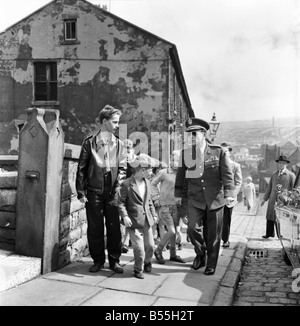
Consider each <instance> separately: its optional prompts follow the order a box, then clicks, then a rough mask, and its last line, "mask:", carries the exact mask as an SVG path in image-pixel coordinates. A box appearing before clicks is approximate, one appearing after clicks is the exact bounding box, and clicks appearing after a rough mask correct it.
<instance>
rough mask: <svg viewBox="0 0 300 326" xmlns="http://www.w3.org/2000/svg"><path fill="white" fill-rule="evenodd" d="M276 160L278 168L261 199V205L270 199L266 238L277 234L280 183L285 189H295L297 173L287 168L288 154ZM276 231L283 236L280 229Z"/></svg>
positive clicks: (279, 235)
mask: <svg viewBox="0 0 300 326" xmlns="http://www.w3.org/2000/svg"><path fill="white" fill-rule="evenodd" d="M276 162H277V165H278V169H277V170H276V171H275V172H273V173H272V175H271V178H270V181H269V184H268V187H267V190H266V192H265V194H264V196H263V199H262V201H261V206H263V205H264V203H265V202H266V201H268V208H267V214H266V219H267V223H266V234H265V235H263V236H262V237H263V238H264V239H268V238H269V237H274V236H275V232H274V226H275V228H277V224H276V223H275V221H276V216H275V203H276V197H277V188H278V185H281V187H282V190H283V191H290V190H292V189H293V187H294V184H295V179H296V177H295V174H294V173H293V172H291V171H289V170H288V169H287V165H288V164H289V163H290V161H289V160H288V159H287V157H286V156H284V155H280V156H279V158H278V159H277V160H276ZM276 232H277V235H278V237H281V234H278V233H279V230H277V229H276Z"/></svg>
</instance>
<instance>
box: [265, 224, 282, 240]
mask: <svg viewBox="0 0 300 326" xmlns="http://www.w3.org/2000/svg"><path fill="white" fill-rule="evenodd" d="M274 226H275V229H276V233H277V236H280V235H281V234H280V230H279V229H278V226H277V223H275V221H272V220H267V226H266V236H267V237H274V236H275V232H274Z"/></svg>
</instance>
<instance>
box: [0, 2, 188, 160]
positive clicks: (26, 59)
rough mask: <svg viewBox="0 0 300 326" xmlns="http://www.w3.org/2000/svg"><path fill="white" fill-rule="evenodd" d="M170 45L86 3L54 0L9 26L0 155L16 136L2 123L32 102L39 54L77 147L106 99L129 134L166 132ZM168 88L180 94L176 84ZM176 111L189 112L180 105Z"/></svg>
mask: <svg viewBox="0 0 300 326" xmlns="http://www.w3.org/2000/svg"><path fill="white" fill-rule="evenodd" d="M68 17H76V18H77V27H78V42H77V43H76V44H72V45H67V44H65V42H64V40H63V28H64V27H63V21H64V19H65V18H68ZM170 47H171V44H170V43H168V42H164V41H163V40H161V39H160V38H158V37H155V36H153V35H151V34H149V33H147V32H146V31H143V30H141V29H139V28H136V27H134V26H132V25H131V24H129V23H127V22H125V21H123V20H121V19H117V18H116V17H115V16H113V15H110V14H109V13H107V12H105V11H103V10H99V9H98V8H97V7H95V6H93V5H91V4H90V3H88V2H86V1H75V0H58V1H55V2H52V3H50V4H49V5H48V6H46V7H44V8H43V9H42V10H40V11H37V12H35V13H34V14H33V15H31V16H29V17H28V18H26V19H24V20H23V21H21V22H19V23H18V24H16V25H14V26H12V27H11V28H9V29H8V30H7V31H5V32H4V33H2V34H0V94H1V96H0V136H1V138H0V154H9V153H10V150H11V147H10V144H11V143H12V140H13V139H15V137H16V132H17V130H15V132H12V131H11V130H10V133H9V136H5V137H4V138H3V137H2V134H3V135H4V134H6V133H7V130H8V129H7V128H8V127H7V125H9V124H10V122H11V121H13V119H18V118H19V119H20V116H22V115H23V116H24V113H25V110H26V109H27V108H28V107H32V106H35V103H34V102H33V101H34V98H33V94H34V90H33V80H34V65H33V63H34V61H37V60H49V61H51V60H52V61H56V62H57V70H58V102H59V107H58V108H59V110H60V112H61V114H60V118H61V123H62V126H63V129H64V132H65V141H66V142H68V143H73V144H77V145H80V144H81V143H82V140H83V138H84V137H85V136H86V135H87V134H88V133H90V132H91V131H93V130H94V129H95V128H97V126H96V124H95V118H96V117H97V116H98V113H99V110H100V109H101V108H103V107H104V106H105V105H106V104H110V105H113V106H115V107H117V108H119V109H121V110H122V112H123V114H122V116H121V123H127V125H128V134H130V133H132V132H134V131H136V130H138V131H144V132H145V133H147V134H148V135H149V134H150V132H151V131H163V130H168V117H169V112H168V111H169V105H172V106H173V105H175V104H174V103H173V102H172V101H173V100H172V99H171V100H170V89H169V86H170V85H169V81H170V78H169V77H170V76H169V70H170V69H169V67H170V56H169V49H170ZM172 74H173V72H172ZM175 83H177V81H175ZM177 86H178V85H177ZM171 89H173V91H174V90H176V89H177V90H178V92H180V87H173V86H172V85H171ZM178 96H179V97H180V96H181V95H178ZM178 96H177V97H176V96H174V94H172V95H171V98H174V101H175V98H178ZM176 101H178V100H176ZM37 106H39V105H37ZM182 109H183V110H185V111H186V112H187V107H186V105H185V104H184V105H183V106H182ZM172 112H173V110H172ZM171 114H173V113H171ZM9 126H10V128H11V124H10V125H9ZM14 147H15V145H14Z"/></svg>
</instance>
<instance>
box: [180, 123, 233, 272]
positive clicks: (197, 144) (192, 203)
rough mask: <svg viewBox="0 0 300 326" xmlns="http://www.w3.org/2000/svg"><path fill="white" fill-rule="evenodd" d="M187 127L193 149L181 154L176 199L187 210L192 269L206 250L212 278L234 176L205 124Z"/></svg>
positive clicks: (204, 257)
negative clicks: (225, 209)
mask: <svg viewBox="0 0 300 326" xmlns="http://www.w3.org/2000/svg"><path fill="white" fill-rule="evenodd" d="M186 128H187V129H186V131H187V132H188V134H189V136H190V137H191V145H192V146H188V148H185V149H183V150H182V152H181V156H180V161H179V167H178V171H177V175H176V181H175V197H177V202H178V203H180V202H181V201H182V203H183V204H184V205H185V206H186V207H187V212H188V229H187V233H188V236H189V237H190V240H191V242H192V243H193V245H194V249H195V252H196V258H195V259H194V262H193V265H192V267H193V268H194V269H195V270H196V269H198V268H200V267H203V266H205V260H206V251H207V263H206V269H205V271H204V274H205V275H213V274H214V273H215V269H216V266H217V262H218V256H219V250H220V242H221V234H222V223H223V210H224V205H225V204H228V205H229V204H231V203H232V202H233V201H234V182H233V174H232V170H231V166H230V162H229V158H228V155H227V154H226V152H225V151H224V149H223V148H222V147H221V146H216V145H213V144H210V143H209V142H208V141H207V140H206V133H207V132H208V130H209V128H210V126H209V123H208V122H206V121H205V120H202V119H198V118H190V119H188V120H187V121H186ZM201 226H203V232H201V231H200V229H199V227H201Z"/></svg>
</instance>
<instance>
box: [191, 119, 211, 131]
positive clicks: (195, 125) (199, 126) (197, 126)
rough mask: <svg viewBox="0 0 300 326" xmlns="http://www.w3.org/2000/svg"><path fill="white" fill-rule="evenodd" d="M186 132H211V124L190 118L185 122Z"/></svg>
mask: <svg viewBox="0 0 300 326" xmlns="http://www.w3.org/2000/svg"><path fill="white" fill-rule="evenodd" d="M185 127H186V128H187V129H186V131H187V132H190V131H197V130H205V131H208V130H209V123H208V122H207V121H205V120H202V119H199V118H189V119H187V120H186V122H185Z"/></svg>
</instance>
